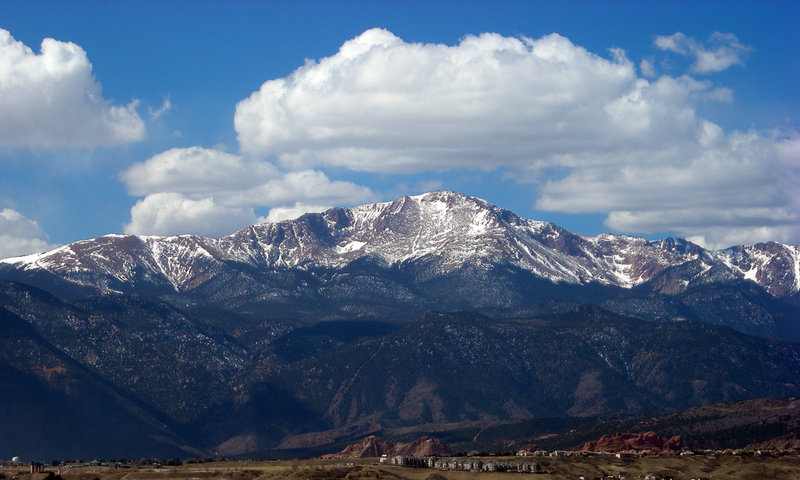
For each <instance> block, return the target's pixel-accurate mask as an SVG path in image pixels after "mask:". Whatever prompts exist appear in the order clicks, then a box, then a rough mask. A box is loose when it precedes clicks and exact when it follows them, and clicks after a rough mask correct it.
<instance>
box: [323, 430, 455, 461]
mask: <svg viewBox="0 0 800 480" xmlns="http://www.w3.org/2000/svg"><path fill="white" fill-rule="evenodd" d="M451 454H452V452H451V451H450V448H449V447H448V446H447V444H446V443H444V442H443V441H441V440H439V439H438V438H431V437H420V438H418V439H416V440H414V441H413V442H410V443H395V442H389V441H386V440H382V439H380V438H378V437H376V436H375V435H370V436H368V437H365V438H364V439H363V440H361V441H360V442H358V443H353V444H350V445H348V446H346V447H345V448H344V449H343V450H342V451H340V452H338V453H329V454H327V455H323V456H322V458H373V457H380V456H381V455H390V456H391V455H403V456H408V457H431V456H436V457H447V456H450V455H451Z"/></svg>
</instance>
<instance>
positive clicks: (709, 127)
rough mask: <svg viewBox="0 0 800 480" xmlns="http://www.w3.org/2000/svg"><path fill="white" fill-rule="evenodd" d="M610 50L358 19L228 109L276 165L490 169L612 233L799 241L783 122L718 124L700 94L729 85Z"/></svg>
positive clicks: (698, 60)
mask: <svg viewBox="0 0 800 480" xmlns="http://www.w3.org/2000/svg"><path fill="white" fill-rule="evenodd" d="M710 43H711V46H710V47H706V46H704V45H701V44H699V43H698V42H696V41H694V40H693V39H691V38H689V37H686V36H685V35H683V34H680V33H676V34H675V35H672V36H669V37H658V38H657V39H656V46H657V47H658V48H661V49H663V50H668V51H671V52H675V53H678V54H681V55H691V56H693V57H694V58H695V63H694V64H693V65H692V67H691V72H690V73H692V72H693V73H702V74H707V73H712V72H718V71H721V70H724V69H726V68H728V67H730V66H731V65H736V64H741V63H742V62H743V58H744V56H745V54H746V53H748V52H749V51H750V50H751V49H750V48H749V47H746V46H744V45H742V44H741V43H739V41H738V39H736V37H735V36H733V35H731V34H722V33H716V34H714V35H713V36H712V37H711V40H710ZM649 62H650V61H649V60H648V61H647V62H645V63H644V64H641V63H640V68H641V69H642V72H643V74H644V75H646V76H647V77H650V78H645V77H640V76H639V75H638V74H637V71H636V67H635V65H634V63H633V62H631V61H630V60H628V58H627V57H626V55H625V53H624V52H623V51H621V50H618V49H612V50H610V53H609V55H608V57H603V56H600V55H597V54H594V53H591V52H589V51H587V50H586V49H584V48H582V47H580V46H576V45H574V44H572V43H571V42H570V41H569V40H568V39H566V38H564V37H562V36H560V35H557V34H552V35H548V36H545V37H542V38H539V39H530V38H509V37H503V36H500V35H497V34H482V35H479V36H467V37H465V38H464V39H463V40H461V42H460V43H459V44H457V45H454V46H447V45H439V44H416V43H407V42H404V41H403V40H402V39H400V38H398V37H397V36H395V35H394V34H392V33H391V32H388V31H386V30H382V29H372V30H368V31H366V32H364V33H363V34H361V35H359V36H358V37H356V38H354V39H352V40H350V41H347V42H345V43H344V44H343V45H342V46H341V48H340V49H339V51H338V52H337V53H336V54H335V55H332V56H330V57H327V58H322V59H320V60H318V61H307V62H306V64H305V65H303V66H302V67H300V68H298V69H297V70H296V71H295V72H293V73H292V74H291V75H289V76H287V77H285V78H279V79H273V80H269V81H267V82H265V83H264V84H263V85H262V86H261V88H260V89H259V90H258V91H256V92H254V93H253V94H252V95H250V96H249V97H248V98H246V99H244V100H242V101H241V102H239V104H238V105H237V107H236V114H235V117H234V126H235V129H236V132H237V135H238V139H239V142H240V148H241V150H242V152H243V153H244V154H246V155H248V156H253V157H260V158H267V157H269V158H272V159H274V161H275V162H277V164H278V165H280V166H281V167H283V168H285V169H289V170H303V169H311V168H328V167H344V168H347V169H350V170H353V171H364V172H380V173H383V174H391V173H419V172H428V171H441V170H447V169H479V170H489V169H496V168H503V169H506V170H508V171H510V172H512V174H513V176H514V177H515V178H517V179H518V180H519V181H527V182H530V183H531V184H532V188H531V197H532V201H533V202H534V204H535V206H536V207H537V208H539V209H542V210H551V211H561V212H571V213H605V214H607V219H606V225H607V226H608V227H609V228H612V229H614V230H616V231H625V232H638V233H654V232H666V231H674V232H677V233H678V234H680V235H683V236H686V237H690V238H693V239H695V240H697V241H702V242H703V243H704V244H705V245H708V246H723V245H724V244H725V242H728V241H731V240H733V239H740V240H738V241H745V242H748V243H749V242H755V241H761V240H768V239H776V240H779V241H785V242H800V232H799V231H800V228H798V225H799V224H800V218H798V213H797V212H799V211H800V210H799V209H798V208H797V206H798V203H800V202H798V195H800V193H797V191H798V189H797V188H791V187H792V186H794V187H796V185H798V183H797V181H798V177H799V175H798V165H800V144H799V143H798V140H797V134H796V132H758V131H732V132H725V131H723V130H722V129H721V128H720V127H719V126H718V125H716V124H714V123H713V122H711V121H709V120H707V119H704V118H701V117H700V116H699V115H698V113H697V109H696V106H697V105H698V104H699V103H700V102H708V101H732V91H731V90H730V89H727V88H725V87H718V86H716V85H714V84H713V83H712V82H711V81H709V80H697V79H695V78H693V77H692V76H690V75H689V74H685V75H682V76H678V77H673V76H666V75H662V76H656V73H657V72H656V71H655V69H654V68H653V65H652V63H649Z"/></svg>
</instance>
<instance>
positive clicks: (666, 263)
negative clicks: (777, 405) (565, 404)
mask: <svg viewBox="0 0 800 480" xmlns="http://www.w3.org/2000/svg"><path fill="white" fill-rule="evenodd" d="M364 258H368V259H370V261H372V262H376V263H377V264H380V265H383V266H384V267H385V268H392V267H399V266H402V265H407V264H411V263H415V262H417V263H418V262H423V263H424V264H425V265H426V268H427V269H429V270H430V271H429V273H428V275H431V276H436V275H439V276H441V275H445V274H446V273H447V272H448V271H451V270H452V269H458V268H462V267H463V266H465V265H470V266H471V267H472V268H490V267H492V266H497V265H507V266H509V267H513V268H518V269H520V270H522V271H527V272H530V273H531V274H533V275H534V276H536V277H539V278H542V279H545V280H549V281H551V282H553V283H556V284H557V283H566V284H572V285H583V284H590V283H597V284H602V285H610V286H618V287H624V288H631V287H634V286H636V285H640V284H642V283H645V282H648V281H651V280H652V279H654V278H655V277H656V276H658V275H661V274H663V273H664V272H665V271H667V270H668V269H673V270H674V269H676V268H678V267H681V266H682V270H681V272H680V273H676V274H675V275H677V276H678V277H680V281H679V284H680V285H682V286H680V288H686V287H687V286H689V285H690V284H691V283H692V282H697V281H702V279H703V278H704V276H708V275H710V274H711V273H709V272H713V273H714V274H715V275H719V272H718V270H719V269H723V270H724V272H726V273H725V275H728V276H730V277H731V278H744V279H748V280H752V281H753V282H755V283H757V284H759V285H761V286H762V287H764V288H765V289H766V290H767V291H768V292H770V293H771V294H773V295H776V296H787V295H793V294H796V293H797V292H798V291H800V253H799V252H798V247H797V246H787V245H782V244H778V243H774V242H773V243H765V244H757V245H752V246H743V247H733V248H729V249H726V250H720V251H708V250H705V249H703V248H701V247H700V246H698V245H695V244H693V243H691V242H688V241H686V240H683V239H677V238H667V239H663V240H659V241H654V242H650V241H647V240H645V239H643V238H639V237H631V236H626V235H611V234H601V235H598V236H596V237H587V236H582V235H577V234H574V233H571V232H568V231H567V230H564V229H562V228H560V227H558V226H556V225H554V224H552V223H547V222H541V221H535V220H529V219H524V218H521V217H519V216H517V215H515V214H514V213H512V212H510V211H508V210H504V209H502V208H500V207H497V206H495V205H492V204H490V203H488V202H486V201H484V200H481V199H478V198H475V197H470V196H467V195H463V194H460V193H456V192H450V191H436V192H430V193H425V194H422V195H416V196H407V197H401V198H399V199H397V200H394V201H392V202H383V203H375V204H368V205H361V206H358V207H354V208H349V209H345V208H333V209H330V210H328V211H325V212H322V213H309V214H305V215H303V216H301V217H300V218H298V219H295V220H288V221H282V222H278V223H265V224H258V225H253V226H250V227H247V228H244V229H242V230H240V231H238V232H235V233H233V234H231V235H228V236H225V237H222V238H217V239H212V238H203V237H198V236H193V235H179V236H170V237H158V236H136V235H106V236H103V237H99V238H95V239H91V240H84V241H80V242H75V243H73V244H70V245H65V246H63V247H59V248H57V249H55V250H52V251H49V252H44V253H40V254H36V255H28V256H24V257H16V258H9V259H5V260H1V261H0V274H2V277H3V278H16V277H15V275H14V272H16V273H17V274H19V272H28V273H32V272H47V273H49V274H52V275H55V276H57V277H59V278H61V279H62V280H64V281H67V282H72V283H75V284H77V285H85V286H91V287H95V288H97V289H100V290H102V291H108V290H111V291H113V290H121V291H129V290H135V289H136V288H141V287H142V286H143V285H147V286H149V287H158V288H165V289H168V290H172V291H176V292H181V291H188V290H192V289H194V288H196V287H197V286H199V285H202V284H203V283H204V282H206V281H208V280H209V279H211V278H213V277H215V276H216V275H219V274H221V273H223V272H225V271H226V270H228V269H230V268H231V266H232V265H234V266H235V265H241V266H246V267H248V268H255V269H275V268H281V269H285V268H289V269H301V270H309V269H315V268H324V269H342V268H344V267H346V266H347V265H348V264H350V263H351V262H354V261H356V260H359V259H364ZM17 276H19V275H17ZM715 278H716V277H715ZM675 285H676V284H675V282H672V284H671V286H670V287H669V288H672V289H675V288H678V287H675Z"/></svg>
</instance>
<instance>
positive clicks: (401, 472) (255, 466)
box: [0, 455, 800, 480]
mask: <svg viewBox="0 0 800 480" xmlns="http://www.w3.org/2000/svg"><path fill="white" fill-rule="evenodd" d="M493 460H498V459H497V458H493ZM508 460H512V461H520V459H519V458H515V459H508ZM530 461H532V460H530ZM538 462H539V464H540V465H541V467H542V470H543V472H544V473H540V474H523V473H478V472H453V471H437V470H431V469H413V468H404V467H395V466H386V465H377V464H376V463H377V462H376V460H375V459H355V460H344V461H343V460H339V461H336V460H294V461H240V462H212V463H202V464H192V465H183V466H177V467H161V468H158V469H154V468H150V467H142V468H138V469H137V468H133V469H118V468H114V467H83V468H69V469H67V468H63V467H62V468H61V469H60V472H61V477H62V478H63V479H64V480H95V479H99V480H161V479H178V480H272V479H288V480H292V479H295V480H326V479H389V480H475V479H480V480H484V479H485V480H499V479H515V478H519V479H523V478H531V479H535V480H545V479H570V480H576V479H578V478H579V477H581V476H583V477H585V478H586V479H592V478H603V477H608V476H613V477H614V478H620V476H623V477H624V478H627V479H629V480H632V479H643V478H645V476H646V475H650V478H673V479H675V480H678V479H692V478H695V479H696V478H709V479H711V478H722V479H797V478H800V456H796V455H790V456H783V457H778V458H768V457H731V456H724V457H706V456H697V457H692V458H675V457H672V458H669V457H648V458H641V459H618V458H613V457H612V458H608V457H602V458H601V457H570V458H549V457H546V458H540V459H538ZM58 472H59V469H58V468H57V467H47V468H46V470H45V472H44V473H34V474H31V473H29V470H28V469H25V468H23V467H4V468H0V475H2V476H4V477H5V480H46V479H48V478H53V477H54V476H55V475H57V474H58Z"/></svg>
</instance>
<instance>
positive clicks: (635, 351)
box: [0, 192, 800, 459]
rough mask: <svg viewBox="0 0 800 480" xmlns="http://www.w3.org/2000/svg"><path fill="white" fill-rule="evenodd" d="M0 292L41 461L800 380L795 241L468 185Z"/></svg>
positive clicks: (269, 447) (173, 247)
mask: <svg viewBox="0 0 800 480" xmlns="http://www.w3.org/2000/svg"><path fill="white" fill-rule="evenodd" d="M0 306H2V309H0V322H2V323H0V328H2V329H3V331H4V335H3V336H2V339H0V341H2V342H3V346H2V347H3V348H2V350H0V352H2V353H0V371H2V372H3V373H2V374H0V383H2V385H3V389H2V391H3V392H6V393H4V394H3V395H2V399H1V400H0V405H2V406H3V408H2V409H0V412H2V417H3V418H0V421H1V422H4V425H6V426H5V427H4V428H5V432H7V434H6V435H3V436H2V437H0V449H2V450H4V451H5V450H7V449H10V450H13V449H14V448H18V449H22V450H23V451H22V452H21V453H23V454H27V455H28V456H32V457H37V458H39V459H46V458H47V457H57V456H61V457H63V456H73V457H79V456H99V455H100V453H96V452H102V455H104V456H106V457H113V456H118V457H121V456H125V457H130V456H136V455H143V456H144V455H158V456H172V455H177V456H193V455H212V454H224V455H236V454H245V455H257V454H258V455H267V456H275V455H280V454H281V452H285V453H286V454H287V455H289V454H292V453H297V452H299V451H301V450H302V449H305V450H302V451H305V452H312V451H315V450H314V449H319V448H323V447H325V446H326V445H327V446H330V445H333V444H336V443H337V442H345V441H347V440H352V439H354V438H357V437H359V436H363V435H367V434H372V433H377V432H380V431H395V430H396V429H411V430H414V429H416V430H419V431H421V432H424V431H425V429H426V428H428V429H430V428H434V427H433V426H435V425H445V424H449V425H457V426H458V428H462V427H464V425H473V424H474V425H478V424H480V425H488V424H491V423H492V422H498V421H504V420H530V419H535V418H543V417H568V416H570V417H587V416H594V415H609V414H618V413H620V412H648V411H675V410H679V409H683V408H689V407H692V406H697V405H704V404H708V403H712V402H717V401H734V400H742V399H746V398H755V397H759V396H762V397H763V396H767V397H782V396H789V395H796V394H798V393H800V345H799V344H798V343H796V342H797V341H798V340H800V321H798V320H800V248H799V247H798V246H792V245H783V244H779V243H775V242H770V243H763V244H757V245H752V246H737V247H731V248H728V249H724V250H707V249H704V248H702V247H700V246H698V245H695V244H693V243H691V242H688V241H686V240H682V239H677V238H668V239H664V240H658V241H647V240H645V239H642V238H637V237H630V236H620V235H610V234H603V235H599V236H596V237H587V236H582V235H577V234H574V233H571V232H568V231H566V230H564V229H562V228H560V227H558V226H556V225H554V224H552V223H546V222H539V221H534V220H528V219H524V218H521V217H519V216H517V215H515V214H514V213H512V212H510V211H508V210H504V209H502V208H499V207H497V206H494V205H491V204H489V203H487V202H485V201H483V200H480V199H477V198H473V197H469V196H465V195H462V194H459V193H455V192H432V193H428V194H424V195H419V196H414V197H403V198H400V199H398V200H395V201H393V202H387V203H378V204H371V205H364V206H359V207H355V208H351V209H341V208H334V209H330V210H328V211H326V212H323V213H312V214H306V215H303V216H301V217H300V218H298V219H296V220H290V221H284V222H279V223H266V224H260V225H253V226H250V227H247V228H245V229H243V230H240V231H238V232H235V233H233V234H231V235H229V236H226V237H222V238H216V239H212V238H203V237H198V236H192V235H180V236H171V237H155V236H136V235H107V236H103V237H99V238H95V239H91V240H85V241H80V242H76V243H72V244H69V245H65V246H62V247H59V248H56V249H54V250H52V251H49V252H44V253H38V254H34V255H28V256H24V257H15V258H8V259H4V260H0ZM426 426H427V427H426ZM436 428H440V427H436ZM454 428H455V427H454ZM119 429H124V430H125V431H127V432H129V434H128V435H126V436H125V438H124V439H121V440H116V441H108V440H107V438H106V437H108V432H111V431H114V430H119ZM392 429H395V430H392ZM398 431H399V430H398ZM73 433H78V434H79V435H78V436H79V438H82V439H85V440H83V441H79V442H75V441H74V440H70V441H68V440H67V438H74V435H73ZM609 433H613V432H609ZM100 438H103V439H106V440H103V441H100V440H98V439H100ZM325 448H327V447H325ZM298 449H301V450H298ZM327 451H333V450H331V449H330V448H327Z"/></svg>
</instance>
